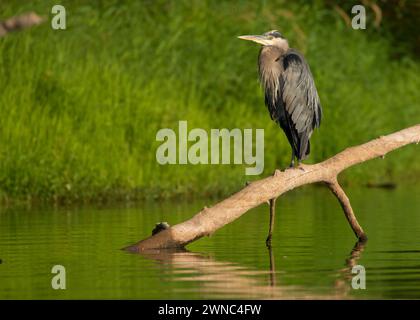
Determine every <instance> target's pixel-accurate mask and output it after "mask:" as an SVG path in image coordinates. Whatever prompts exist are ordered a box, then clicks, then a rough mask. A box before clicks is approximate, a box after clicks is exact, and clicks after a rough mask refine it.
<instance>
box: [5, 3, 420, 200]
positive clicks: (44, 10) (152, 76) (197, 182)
mask: <svg viewBox="0 0 420 320" xmlns="http://www.w3.org/2000/svg"><path fill="white" fill-rule="evenodd" d="M321 3H322V1H320V2H319V3H318V4H308V2H307V1H296V2H293V4H290V2H288V1H281V0H279V1H273V2H270V3H267V2H264V4H258V3H255V2H251V1H249V2H245V1H244V2H235V3H233V2H230V1H222V2H214V1H196V2H191V1H186V0H185V1H184V0H180V1H174V2H170V3H168V2H167V1H153V2H148V1H112V0H110V1H98V2H93V3H91V4H86V2H85V1H78V0H75V1H63V3H62V5H64V6H65V7H66V9H67V12H68V17H67V30H53V29H51V26H50V21H47V22H46V23H44V24H42V25H40V26H37V27H34V28H31V29H28V30H23V31H21V32H15V33H10V34H9V35H7V36H5V37H2V38H0V204H3V205H8V204H14V203H20V202H21V203H56V204H67V203H86V202H87V203H92V202H93V203H102V202H113V201H118V202H119V201H138V200H145V199H170V198H171V199H172V198H179V197H182V198H192V197H198V198H201V197H220V196H226V195H227V194H229V193H232V192H235V191H236V190H239V189H240V188H241V187H242V186H243V185H244V184H245V183H246V182H247V181H248V180H250V181H252V180H253V179H260V178H261V177H265V176H268V175H270V174H272V173H273V172H274V170H275V169H276V168H281V169H284V167H286V166H287V163H288V161H289V156H290V155H289V146H288V143H287V141H286V138H285V137H284V134H283V133H282V131H281V130H280V128H278V127H277V126H276V125H275V124H274V123H273V122H272V121H271V120H270V117H269V115H268V113H267V111H266V108H265V106H264V102H263V94H262V92H261V88H260V87H259V84H258V75H257V69H256V68H257V67H256V58H255V57H256V54H257V52H258V47H256V46H255V47H254V46H249V45H246V44H243V43H242V42H241V41H239V40H237V39H236V36H238V35H240V34H252V33H258V32H260V33H262V32H264V31H267V30H271V29H279V30H281V32H282V33H283V34H284V35H285V36H286V37H287V38H288V39H289V43H290V45H291V46H292V47H294V48H297V49H298V50H300V51H302V52H303V53H304V54H305V56H306V57H307V60H308V62H309V64H310V66H311V70H312V72H313V74H314V78H315V82H316V85H317V88H318V91H319V95H320V98H321V103H322V106H323V110H324V119H323V120H324V121H323V124H322V126H321V128H320V130H318V131H317V132H316V133H314V135H313V137H312V140H311V144H312V148H313V149H312V152H311V155H310V157H309V159H308V160H307V161H305V163H308V164H309V163H316V162H320V161H322V160H324V159H327V158H328V157H330V156H332V155H333V154H336V153H338V152H339V151H342V150H343V149H345V148H346V147H349V146H353V145H358V144H361V143H364V142H367V141H369V140H371V139H373V138H376V137H379V136H381V135H386V134H389V133H391V132H394V131H397V130H401V129H403V128H405V127H409V126H411V125H414V124H417V123H419V122H420V106H419V103H420V102H419V101H420V90H419V88H420V62H419V59H418V56H416V54H415V53H413V52H412V51H410V50H409V49H407V48H406V43H405V42H404V39H397V40H396V39H395V38H393V37H392V36H391V34H390V32H389V31H387V29H386V21H383V22H382V24H381V26H380V27H374V26H373V25H371V24H369V21H370V20H369V19H368V25H367V29H366V30H353V29H352V28H351V27H349V26H348V25H346V22H345V21H343V19H342V17H341V16H340V14H338V13H337V11H336V10H333V9H331V8H328V7H326V6H324V5H322V4H321ZM54 4H55V3H54V2H53V1H48V0H47V1H33V2H31V3H22V2H21V1H17V0H12V1H8V3H7V4H5V3H0V12H1V16H0V20H3V19H6V18H8V17H11V16H15V15H18V14H20V13H23V12H28V11H35V12H37V13H38V14H39V15H41V16H47V17H48V16H49V17H50V18H51V14H50V11H51V7H52V6H53V5H54ZM369 14H370V13H369ZM368 18H369V16H368ZM401 52H403V54H401ZM396 53H398V55H397V54H396ZM181 120H187V121H188V125H189V126H191V127H192V128H203V129H204V130H206V131H209V130H210V129H211V128H228V129H232V128H253V129H257V128H263V129H264V137H265V143H264V145H265V148H264V154H265V157H264V158H265V162H264V172H263V173H262V174H261V175H260V176H246V175H244V169H245V167H246V165H245V164H243V165H160V164H158V162H157V161H156V150H157V148H158V147H159V145H160V142H159V141H156V133H157V132H158V131H159V130H160V129H162V128H170V129H174V130H175V129H176V128H177V124H178V121H181ZM417 158H418V150H417V148H416V147H415V146H409V147H406V148H404V149H402V150H400V151H398V152H395V153H391V154H390V155H387V156H386V160H385V161H382V160H381V159H377V160H373V161H371V162H369V163H366V164H364V165H362V166H359V167H355V168H352V169H349V170H348V171H347V172H345V173H344V174H343V175H341V176H340V177H339V179H340V183H341V184H342V185H343V186H349V185H355V186H371V187H372V186H373V187H376V186H399V185H407V184H408V185H409V184H412V183H413V184H414V183H416V182H418V180H419V178H420V162H419V161H417V160H418V159H417Z"/></svg>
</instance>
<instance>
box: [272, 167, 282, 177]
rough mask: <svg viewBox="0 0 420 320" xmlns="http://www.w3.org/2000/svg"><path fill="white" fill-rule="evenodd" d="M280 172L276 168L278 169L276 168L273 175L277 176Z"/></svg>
mask: <svg viewBox="0 0 420 320" xmlns="http://www.w3.org/2000/svg"><path fill="white" fill-rule="evenodd" d="M280 173H281V171H280V170H279V169H276V170H274V173H273V176H274V177H277V176H278V175H279V174H280Z"/></svg>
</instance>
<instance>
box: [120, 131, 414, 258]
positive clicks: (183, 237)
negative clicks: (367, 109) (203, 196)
mask: <svg viewBox="0 0 420 320" xmlns="http://www.w3.org/2000/svg"><path fill="white" fill-rule="evenodd" d="M419 141H420V124H418V125H415V126H412V127H409V128H406V129H403V130H401V131H398V132H395V133H392V134H389V135H387V136H381V137H379V138H377V139H374V140H372V141H369V142H367V143H364V144H362V145H359V146H355V147H350V148H347V149H345V150H344V151H342V152H340V153H338V154H336V155H335V156H333V157H331V158H329V159H327V160H325V161H323V162H320V163H316V164H311V165H301V166H300V167H298V168H291V169H286V170H285V171H280V170H276V171H275V173H274V174H273V175H272V176H270V177H267V178H264V179H261V180H257V181H254V182H252V183H250V184H249V185H247V186H246V187H245V188H244V189H242V190H241V191H239V192H237V193H235V194H233V195H232V196H230V197H229V198H227V199H225V200H223V201H221V202H219V203H217V204H216V205H214V206H213V207H211V208H207V207H205V208H204V209H202V210H201V211H200V212H198V213H197V214H196V215H195V216H193V217H192V218H191V219H189V220H187V221H185V222H182V223H179V224H177V225H174V226H172V227H168V228H166V229H164V230H162V231H160V232H157V233H155V234H154V235H153V236H151V237H149V238H146V239H144V240H141V241H139V242H138V243H136V244H134V245H131V246H129V247H127V248H124V249H126V250H129V251H134V252H141V251H146V250H150V249H164V248H182V247H184V246H186V245H187V244H189V243H191V242H193V241H195V240H197V239H200V238H201V237H204V236H208V235H211V234H212V233H214V232H215V231H216V230H217V229H219V228H221V227H223V226H225V225H226V224H228V223H230V222H232V221H234V220H236V219H238V218H239V217H240V216H241V215H243V214H244V213H245V212H247V211H248V210H250V209H252V208H255V207H257V206H258V205H260V204H263V203H266V202H268V201H270V200H271V199H275V198H277V197H279V196H280V195H282V194H284V193H285V192H287V191H290V190H292V189H294V188H297V187H300V186H303V185H306V184H311V183H315V182H323V183H325V184H326V185H327V186H328V187H329V189H330V190H331V191H332V192H333V194H334V195H335V196H336V197H337V199H338V201H339V202H340V204H341V207H342V208H343V211H344V214H345V216H346V218H347V220H348V222H349V224H350V226H351V228H352V229H353V232H354V233H355V235H356V237H357V238H358V239H359V240H362V241H363V240H366V239H367V236H366V234H365V232H364V231H363V229H362V227H361V226H360V225H359V223H358V222H357V219H356V216H355V215H354V212H353V209H352V207H351V204H350V200H349V198H348V197H347V195H346V193H345V192H344V190H343V189H342V188H341V186H340V184H339V183H338V180H337V176H338V175H339V174H340V173H341V172H342V171H343V170H345V169H347V168H349V167H351V166H354V165H356V164H359V163H363V162H365V161H367V160H370V159H374V158H378V157H382V158H383V157H384V156H385V155H386V154H387V153H388V152H390V151H392V150H395V149H398V148H400V147H403V146H405V145H407V144H411V143H419ZM273 205H274V202H273Z"/></svg>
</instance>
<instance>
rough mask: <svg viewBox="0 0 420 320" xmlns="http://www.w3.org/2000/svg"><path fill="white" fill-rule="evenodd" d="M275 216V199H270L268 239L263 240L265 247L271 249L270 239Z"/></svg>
mask: <svg viewBox="0 0 420 320" xmlns="http://www.w3.org/2000/svg"><path fill="white" fill-rule="evenodd" d="M275 214H276V198H273V199H270V229H269V230H268V237H267V240H265V244H266V245H267V247H271V237H272V235H273V229H274V216H275Z"/></svg>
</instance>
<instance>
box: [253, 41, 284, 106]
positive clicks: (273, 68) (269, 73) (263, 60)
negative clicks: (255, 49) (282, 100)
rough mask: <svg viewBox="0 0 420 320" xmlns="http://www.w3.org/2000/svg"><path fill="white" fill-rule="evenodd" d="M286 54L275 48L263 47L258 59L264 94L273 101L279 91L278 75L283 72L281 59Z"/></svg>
mask: <svg viewBox="0 0 420 320" xmlns="http://www.w3.org/2000/svg"><path fill="white" fill-rule="evenodd" d="M285 53H286V51H284V50H283V49H282V48H279V47H277V46H264V47H262V48H261V51H260V56H259V59H258V69H259V73H260V81H261V84H262V85H263V87H264V90H265V91H266V93H267V92H268V93H270V96H271V97H272V98H273V99H274V100H275V99H276V98H277V94H278V92H279V89H280V86H279V85H280V83H279V79H280V75H281V73H282V72H283V63H282V57H283V55H284V54H285Z"/></svg>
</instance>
